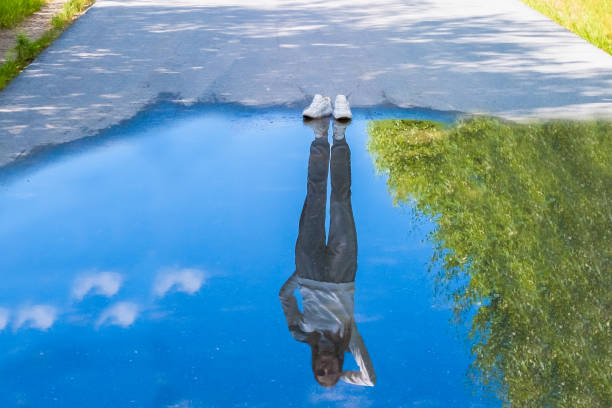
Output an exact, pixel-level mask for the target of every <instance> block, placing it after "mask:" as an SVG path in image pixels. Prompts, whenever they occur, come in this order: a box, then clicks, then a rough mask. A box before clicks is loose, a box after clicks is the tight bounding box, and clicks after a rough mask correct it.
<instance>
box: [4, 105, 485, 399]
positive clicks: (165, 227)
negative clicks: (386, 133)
mask: <svg viewBox="0 0 612 408" xmlns="http://www.w3.org/2000/svg"><path fill="white" fill-rule="evenodd" d="M355 114H356V115H355V119H354V120H353V122H352V124H351V125H350V126H349V127H348V129H347V132H346V134H347V141H348V143H349V145H350V147H351V150H352V191H353V195H352V205H353V211H354V217H355V222H356V226H357V238H358V245H359V256H358V263H359V268H358V270H357V278H356V293H355V318H356V321H357V324H358V327H359V332H360V333H361V335H362V337H363V338H364V341H365V343H366V345H367V348H368V351H369V353H370V356H371V357H372V361H373V364H374V367H375V369H376V374H377V377H378V382H377V384H376V386H375V387H373V388H369V387H357V386H353V385H349V384H344V383H339V384H338V385H337V386H336V387H335V388H334V389H332V390H326V389H323V388H322V387H320V386H319V385H318V384H316V382H315V381H314V379H313V376H312V371H311V367H310V351H309V348H308V346H306V345H305V344H302V343H298V342H296V341H295V340H294V339H293V338H292V337H291V335H290V333H289V331H288V330H287V325H286V323H285V318H284V315H283V312H282V309H281V306H280V304H279V299H278V290H279V288H280V286H281V285H282V284H283V283H284V282H285V280H286V279H287V278H288V277H289V276H290V275H291V273H292V272H293V270H294V247H295V240H296V237H297V232H298V221H299V216H300V212H301V209H302V205H303V200H304V197H305V194H306V172H307V160H308V153H309V145H310V143H311V141H312V138H313V137H312V131H311V129H309V128H306V127H305V126H303V124H302V122H301V118H300V116H299V112H297V111H292V110H266V111H256V110H244V109H236V108H231V107H226V108H221V109H206V108H198V109H178V108H176V107H173V106H171V105H168V106H166V105H164V106H160V107H157V108H155V109H152V110H151V111H149V112H147V113H144V114H142V115H140V116H139V117H137V118H136V119H134V120H133V121H131V122H130V123H128V124H127V125H124V126H122V127H121V128H115V129H111V130H109V131H108V132H107V134H106V135H104V136H103V137H102V138H100V139H98V140H97V141H93V142H85V143H80V144H76V145H73V146H72V147H71V148H70V149H60V150H55V151H52V152H50V153H45V154H42V155H40V156H39V157H38V159H37V162H35V163H34V164H30V165H27V166H22V168H17V169H13V170H11V174H9V175H7V174H6V171H5V174H4V178H3V179H2V184H1V185H0V226H1V227H0V247H2V248H3V250H2V257H0V270H1V271H2V277H3V284H2V287H1V289H0V308H1V309H0V328H2V330H1V331H0V347H1V350H2V351H1V352H0V374H1V376H2V379H3V381H2V382H1V385H0V391H1V393H0V405H2V406H32V407H38V406H46V407H52V406H84V405H86V406H90V407H96V406H100V407H103V406H104V407H106V406H178V407H191V406H193V407H210V406H338V407H347V406H432V407H437V406H439V407H445V406H485V405H487V404H490V401H488V402H486V403H485V402H483V401H481V400H480V399H479V398H478V397H477V396H473V395H472V394H471V390H470V387H469V386H468V385H467V380H466V377H465V373H466V369H467V366H468V364H469V358H470V357H469V350H468V348H467V345H466V344H465V343H463V342H462V340H461V338H460V337H459V336H457V333H456V332H455V329H454V328H453V327H452V326H450V325H449V318H450V317H451V311H450V310H449V309H448V308H446V307H445V305H443V304H441V303H440V302H439V301H436V300H435V299H434V297H433V284H432V280H431V277H429V276H428V275H427V274H426V269H427V264H428V262H429V258H430V256H431V251H432V249H431V247H430V245H429V244H428V243H427V242H423V239H424V238H425V236H426V234H427V232H428V231H430V229H431V228H432V226H431V225H428V224H419V225H415V223H414V220H413V219H412V217H411V214H410V211H409V210H408V209H406V208H397V207H393V206H392V203H391V199H390V197H389V194H388V192H387V187H386V185H385V179H384V177H381V176H378V175H376V173H375V171H374V167H373V164H372V159H371V157H370V155H369V154H368V152H367V150H366V147H365V143H366V139H367V135H366V125H367V120H368V119H371V118H384V117H409V118H425V119H436V120H443V121H447V122H448V121H450V120H452V119H453V117H452V115H443V114H437V113H433V112H410V111H404V112H401V111H376V112H375V111H356V112H355ZM62 150H63V151H62ZM68 150H69V151H68ZM345 368H346V369H355V368H356V365H355V363H354V361H353V360H352V358H350V355H349V354H347V357H346V362H345Z"/></svg>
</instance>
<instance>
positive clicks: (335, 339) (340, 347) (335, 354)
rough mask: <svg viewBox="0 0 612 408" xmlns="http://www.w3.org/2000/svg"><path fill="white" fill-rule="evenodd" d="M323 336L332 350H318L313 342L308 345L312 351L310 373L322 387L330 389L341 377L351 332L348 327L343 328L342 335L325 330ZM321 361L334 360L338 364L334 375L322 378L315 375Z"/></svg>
mask: <svg viewBox="0 0 612 408" xmlns="http://www.w3.org/2000/svg"><path fill="white" fill-rule="evenodd" d="M323 336H324V337H325V338H326V339H327V340H329V341H330V342H331V343H332V344H333V345H334V347H333V349H331V350H330V349H327V350H321V349H320V348H319V345H318V342H314V343H311V344H310V348H311V351H312V359H311V364H312V373H313V375H314V378H315V380H316V381H317V383H319V384H320V385H321V386H323V387H327V388H331V387H334V386H335V385H336V384H337V383H338V381H339V380H340V377H342V366H343V365H344V352H345V351H346V350H347V349H348V344H349V341H350V339H351V330H350V326H349V327H348V328H345V330H344V333H343V335H340V333H339V331H338V332H337V333H333V332H330V331H328V330H325V331H324V332H323ZM323 359H334V360H335V361H336V362H337V364H338V370H337V372H336V373H335V375H332V376H325V378H322V377H321V376H318V375H317V370H318V368H319V367H318V365H319V364H320V363H321V361H322V360H323Z"/></svg>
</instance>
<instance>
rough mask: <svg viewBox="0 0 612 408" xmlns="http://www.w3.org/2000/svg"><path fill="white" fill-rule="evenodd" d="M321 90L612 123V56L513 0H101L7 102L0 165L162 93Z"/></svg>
mask: <svg viewBox="0 0 612 408" xmlns="http://www.w3.org/2000/svg"><path fill="white" fill-rule="evenodd" d="M315 93H323V94H326V95H330V96H332V97H333V96H334V95H335V94H337V93H344V94H347V95H348V96H349V99H350V101H351V104H352V106H359V107H375V106H379V105H395V106H398V107H404V108H410V107H419V108H431V109H436V110H455V111H461V112H469V113H476V112H484V113H491V114H495V115H499V116H503V117H508V118H517V119H525V118H532V117H537V118H550V117H572V118H586V117H593V116H598V117H602V116H603V117H612V56H610V55H608V54H606V53H605V52H604V51H601V50H599V49H597V48H595V47H594V46H592V45H590V44H588V43H587V42H585V41H584V40H582V39H580V38H579V37H577V36H575V35H574V34H572V33H570V32H569V31H567V30H565V29H563V28H562V27H560V26H558V25H557V24H556V23H554V22H552V21H550V20H548V19H547V18H545V17H544V16H542V15H540V14H538V13H537V12H535V11H533V10H532V9H530V8H529V7H527V6H525V5H524V4H523V3H521V2H519V1H518V0H494V1H487V0H465V1H463V2H456V1H451V0H423V1H420V2H408V1H400V0H382V1H378V2H372V1H365V0H350V1H346V0H341V1H320V0H311V1H304V0H282V1H281V0H279V1H270V0H264V1H261V2H252V1H248V0H234V1H229V0H228V1H222V0H218V1H212V0H177V1H173V2H167V1H162V0H126V1H118V0H98V1H97V2H96V4H95V5H94V6H93V7H92V8H91V9H90V10H89V11H88V12H87V13H86V14H85V15H83V16H82V17H81V18H80V19H79V20H78V21H77V22H76V23H75V24H74V25H73V26H72V27H70V28H69V29H68V30H67V31H66V32H65V33H64V34H63V35H62V37H61V38H60V39H59V40H57V41H56V42H55V43H54V44H53V45H52V46H51V47H50V48H49V49H47V50H46V51H45V52H44V53H43V54H42V55H41V56H40V57H39V58H38V59H37V60H36V61H35V62H34V63H33V64H32V65H30V66H29V67H28V68H27V69H26V70H25V71H24V72H23V73H22V75H20V76H19V77H18V78H17V79H16V80H15V81H14V82H13V83H12V84H10V85H9V86H8V87H7V88H6V89H5V91H3V92H2V93H0V167H1V166H5V165H7V164H9V163H11V162H12V161H14V160H15V159H18V158H20V157H24V156H27V155H28V154H29V153H30V152H32V151H33V150H36V149H38V148H40V147H41V146H48V145H53V144H60V143H65V142H69V141H73V140H77V139H80V138H83V137H87V136H94V135H96V134H98V133H100V131H102V130H104V129H106V128H108V127H111V126H114V125H117V124H119V123H121V122H122V121H124V120H128V119H130V118H131V117H133V116H134V115H135V114H137V113H138V112H140V111H142V110H143V109H146V108H147V107H148V106H150V105H151V104H153V103H155V102H156V101H159V100H172V101H175V102H177V103H182V104H188V105H190V104H195V103H202V104H209V103H237V104H243V105H248V106H274V105H282V106H296V107H301V106H303V105H304V104H306V103H307V101H308V99H309V98H310V97H312V95H313V94H315Z"/></svg>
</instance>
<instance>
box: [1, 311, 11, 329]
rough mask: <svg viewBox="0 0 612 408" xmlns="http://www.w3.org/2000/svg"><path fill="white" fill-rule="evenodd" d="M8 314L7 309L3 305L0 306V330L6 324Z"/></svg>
mask: <svg viewBox="0 0 612 408" xmlns="http://www.w3.org/2000/svg"><path fill="white" fill-rule="evenodd" d="M9 316H10V313H9V311H8V310H7V309H5V308H3V307H0V331H2V330H4V329H5V328H6V326H7V325H8V322H9Z"/></svg>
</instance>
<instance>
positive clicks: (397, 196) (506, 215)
mask: <svg viewBox="0 0 612 408" xmlns="http://www.w3.org/2000/svg"><path fill="white" fill-rule="evenodd" d="M369 133H370V140H369V146H368V147H369V150H370V153H371V154H372V155H373V157H374V160H375V163H376V167H377V169H378V170H379V171H381V172H383V173H387V174H388V177H389V179H388V185H389V189H390V192H391V194H392V196H393V199H394V201H395V202H396V203H408V204H410V205H414V206H415V207H416V210H417V213H419V214H423V215H425V216H428V217H431V218H433V219H435V220H436V223H437V228H436V230H435V231H434V232H433V233H432V236H431V239H432V241H433V243H434V247H435V254H434V259H433V263H432V265H436V266H438V267H436V268H435V270H439V272H438V275H437V282H438V284H439V285H441V286H442V287H443V288H445V291H446V293H448V294H449V296H451V298H452V300H453V304H454V307H455V312H456V313H457V315H458V316H473V317H472V318H471V327H470V333H469V335H470V339H471V344H472V353H473V357H474V359H473V363H472V367H471V370H470V371H471V374H472V375H473V376H474V377H475V379H476V380H477V382H478V383H479V384H481V385H483V386H484V388H485V389H488V390H493V391H494V392H495V393H496V394H497V396H498V397H499V398H501V399H502V400H503V401H504V404H505V405H506V406H516V407H546V406H551V407H557V406H559V407H610V406H612V380H611V378H612V377H611V376H612V351H611V349H612V335H611V329H612V328H611V325H610V319H611V316H612V313H611V305H612V277H611V276H612V275H611V273H610V272H611V271H610V257H611V253H612V239H611V237H612V206H611V198H612V124H611V123H608V122H569V121H559V122H547V123H538V124H515V123H509V122H503V121H500V120H496V119H492V118H474V119H469V120H465V121H462V122H459V123H458V124H456V125H454V126H452V127H444V126H443V125H442V124H439V123H435V122H427V121H409V120H386V121H375V122H371V123H370V128H369ZM413 200H414V201H413ZM462 276H463V278H462ZM458 282H464V284H461V285H457V283H458ZM470 311H472V312H475V314H474V313H471V314H466V312H470Z"/></svg>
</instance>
